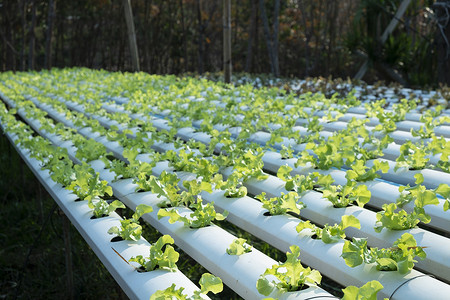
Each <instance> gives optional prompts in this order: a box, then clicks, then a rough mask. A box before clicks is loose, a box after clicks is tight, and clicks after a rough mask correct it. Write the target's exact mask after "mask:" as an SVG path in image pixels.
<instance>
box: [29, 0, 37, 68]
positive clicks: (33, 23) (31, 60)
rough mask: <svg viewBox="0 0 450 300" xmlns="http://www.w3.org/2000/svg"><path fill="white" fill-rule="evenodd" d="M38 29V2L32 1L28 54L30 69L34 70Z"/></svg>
mask: <svg viewBox="0 0 450 300" xmlns="http://www.w3.org/2000/svg"><path fill="white" fill-rule="evenodd" d="M35 27H36V1H35V0H32V1H31V25H30V30H29V35H30V44H29V52H28V69H29V70H34V68H35V64H34V58H35V55H34V47H35V41H36V35H35V32H34V29H35Z"/></svg>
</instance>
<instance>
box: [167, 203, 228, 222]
mask: <svg viewBox="0 0 450 300" xmlns="http://www.w3.org/2000/svg"><path fill="white" fill-rule="evenodd" d="M189 207H191V208H193V209H194V212H192V213H191V214H190V215H189V218H188V217H184V216H181V215H180V214H179V212H178V211H177V210H176V209H168V208H161V209H160V210H159V211H158V219H161V218H163V217H169V223H170V224H173V223H175V222H177V221H181V222H183V223H184V226H186V227H190V228H201V227H205V226H208V225H210V224H211V222H212V221H213V220H217V221H222V220H225V218H226V217H227V216H228V212H227V211H224V212H223V214H221V213H218V212H216V210H215V209H214V202H211V203H207V204H206V205H204V204H202V199H201V198H200V197H199V198H198V200H197V203H192V204H191V205H190V206H189Z"/></svg>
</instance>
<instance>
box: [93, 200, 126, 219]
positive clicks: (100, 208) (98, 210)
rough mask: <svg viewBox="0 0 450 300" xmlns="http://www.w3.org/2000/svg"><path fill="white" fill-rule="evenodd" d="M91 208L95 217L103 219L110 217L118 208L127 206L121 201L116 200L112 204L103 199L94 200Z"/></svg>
mask: <svg viewBox="0 0 450 300" xmlns="http://www.w3.org/2000/svg"><path fill="white" fill-rule="evenodd" d="M88 205H89V208H91V209H93V210H94V211H93V213H94V217H96V218H101V217H103V216H109V214H110V213H112V212H113V211H115V210H116V209H117V208H125V205H124V204H123V203H122V202H120V201H119V200H114V201H113V202H111V203H110V204H108V202H106V201H105V200H103V199H93V200H90V201H89V204H88Z"/></svg>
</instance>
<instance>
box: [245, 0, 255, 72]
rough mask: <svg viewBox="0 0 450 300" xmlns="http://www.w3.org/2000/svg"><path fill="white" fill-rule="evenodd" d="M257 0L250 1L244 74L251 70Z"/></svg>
mask: <svg viewBox="0 0 450 300" xmlns="http://www.w3.org/2000/svg"><path fill="white" fill-rule="evenodd" d="M257 1H258V0H252V8H251V10H252V12H251V15H250V27H249V30H248V44H247V57H246V60H245V69H244V70H245V72H247V73H249V72H250V71H251V69H252V55H253V53H252V48H253V41H254V39H255V31H256V30H255V29H256V28H255V27H256V14H257V11H258V5H257Z"/></svg>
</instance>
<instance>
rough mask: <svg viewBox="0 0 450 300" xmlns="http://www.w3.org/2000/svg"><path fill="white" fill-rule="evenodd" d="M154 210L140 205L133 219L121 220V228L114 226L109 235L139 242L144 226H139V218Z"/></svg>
mask: <svg viewBox="0 0 450 300" xmlns="http://www.w3.org/2000/svg"><path fill="white" fill-rule="evenodd" d="M152 211H153V208H152V207H151V206H149V205H146V204H139V205H138V206H137V207H136V211H135V213H134V214H133V216H132V217H131V219H124V220H120V225H121V226H120V228H118V227H117V226H113V227H111V228H110V229H109V230H108V233H109V234H117V235H118V236H119V237H121V238H122V239H124V240H129V241H137V240H139V239H140V238H141V235H142V226H141V225H139V218H140V217H141V216H142V215H144V214H146V213H149V212H152Z"/></svg>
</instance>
